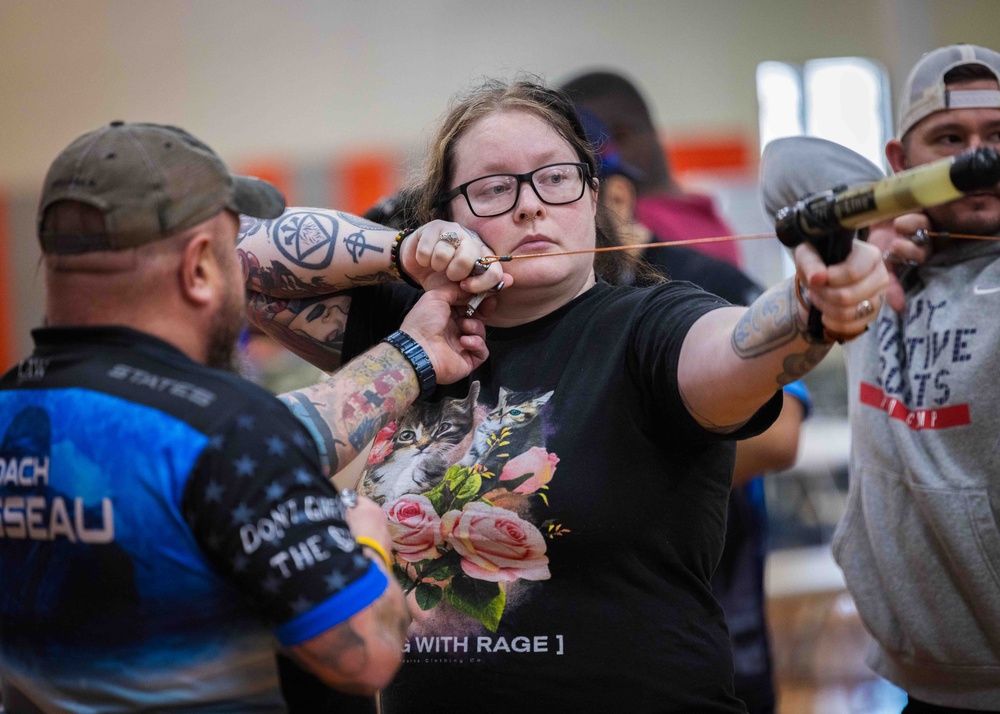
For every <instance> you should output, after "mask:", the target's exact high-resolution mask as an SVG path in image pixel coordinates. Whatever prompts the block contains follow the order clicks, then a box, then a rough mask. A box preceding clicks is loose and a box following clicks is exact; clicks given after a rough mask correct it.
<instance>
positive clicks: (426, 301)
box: [280, 277, 487, 475]
mask: <svg viewBox="0 0 1000 714" xmlns="http://www.w3.org/2000/svg"><path fill="white" fill-rule="evenodd" d="M336 299H337V298H336V297H332V298H328V301H332V300H336ZM461 299H462V290H461V289H460V288H459V287H458V286H457V285H455V284H454V283H451V282H448V281H447V279H445V278H444V277H438V278H436V279H434V280H431V281H429V283H428V290H427V291H426V292H425V293H424V294H423V295H422V296H421V297H420V299H419V300H418V301H417V303H416V304H415V305H414V306H413V308H412V309H411V310H410V312H409V313H408V314H407V315H406V318H405V319H404V320H403V323H402V324H401V325H400V329H401V330H403V331H404V332H406V334H408V335H409V336H410V337H412V338H413V339H414V340H415V341H416V342H417V344H419V345H420V346H421V347H423V348H424V351H425V352H426V353H427V356H428V358H429V359H430V361H431V365H432V366H433V367H434V374H435V376H436V378H437V381H438V383H439V384H451V383H452V382H456V381H458V380H459V379H463V378H464V377H467V376H468V375H469V373H471V372H472V370H473V369H475V368H476V367H478V366H479V365H480V364H482V363H483V361H484V360H485V359H486V357H487V351H486V341H485V334H486V330H485V327H484V326H483V323H482V321H480V320H478V319H473V318H459V317H456V310H454V305H455V304H456V301H458V300H461ZM345 319H346V318H345ZM338 356H339V354H338ZM419 392H420V389H419V385H418V384H417V378H416V375H415V373H414V371H413V368H412V367H411V366H410V363H409V362H408V361H407V360H406V358H404V357H403V355H402V353H400V351H399V350H397V349H396V348H395V347H392V346H391V345H389V344H386V343H380V344H378V345H375V346H374V347H372V348H371V349H369V350H368V351H367V352H365V353H363V354H361V355H359V356H358V357H356V358H355V359H353V360H351V361H350V362H349V363H348V364H346V365H345V366H344V367H343V368H341V369H340V370H339V371H338V372H337V373H336V374H334V375H332V376H331V377H328V378H327V379H325V380H323V381H321V382H319V383H318V384H315V385H312V386H311V387H306V388H305V389H299V390H296V391H294V392H289V393H287V394H283V395H281V397H280V399H282V400H283V401H284V402H285V403H286V404H287V405H288V406H289V408H290V409H291V410H292V412H293V413H294V414H295V415H296V416H298V417H299V419H300V420H301V421H303V422H304V423H305V425H306V427H307V428H309V430H310V431H311V432H312V433H313V436H314V437H317V442H318V443H320V444H321V445H325V447H326V454H325V456H326V460H327V462H328V463H329V466H330V473H331V475H332V474H334V473H336V472H337V471H339V470H340V469H341V468H342V467H344V466H346V465H347V463H348V462H349V461H351V460H352V459H353V458H354V457H355V456H356V455H357V454H358V452H359V451H360V450H361V449H362V448H363V447H364V446H365V445H366V444H367V443H368V442H369V441H370V440H371V439H372V438H373V437H374V436H375V435H376V434H377V433H378V432H379V430H380V429H381V428H382V427H383V426H385V425H386V424H387V423H388V422H389V421H391V420H393V419H395V418H396V417H397V416H399V414H401V413H402V411H403V410H404V409H406V408H407V407H408V406H409V405H410V404H412V403H413V401H414V400H415V399H416V398H417V396H418V395H419Z"/></svg>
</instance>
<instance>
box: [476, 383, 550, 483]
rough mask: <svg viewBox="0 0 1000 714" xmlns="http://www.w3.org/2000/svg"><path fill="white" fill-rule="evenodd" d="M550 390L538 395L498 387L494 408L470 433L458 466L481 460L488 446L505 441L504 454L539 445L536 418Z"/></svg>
mask: <svg viewBox="0 0 1000 714" xmlns="http://www.w3.org/2000/svg"><path fill="white" fill-rule="evenodd" d="M551 396H552V392H551V391H550V392H546V393H545V394H542V395H540V396H537V397H533V396H531V395H530V394H529V393H527V392H514V391H511V390H509V389H506V388H504V387H500V396H499V400H498V402H497V406H496V408H495V409H494V410H493V411H491V412H490V413H489V414H487V415H486V418H485V419H483V421H482V423H481V424H479V426H478V427H476V431H475V433H474V434H473V435H472V445H471V446H470V447H469V450H468V451H467V452H466V454H465V456H463V457H462V460H461V461H459V462H458V463H459V465H460V466H473V465H475V464H480V463H482V462H483V460H484V459H485V458H486V457H487V456H488V455H492V454H489V452H490V450H491V448H493V449H495V448H496V447H497V446H498V445H499V442H500V441H501V440H502V441H505V442H507V443H506V445H504V446H503V452H504V453H503V456H504V457H507V456H508V455H511V456H512V455H516V454H517V453H520V452H521V451H523V450H525V449H526V448H530V447H532V446H540V445H541V444H542V440H543V434H542V422H541V421H539V420H536V417H537V416H538V414H539V412H541V411H542V407H544V406H545V405H546V404H547V403H548V401H549V399H550V398H551Z"/></svg>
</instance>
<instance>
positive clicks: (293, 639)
mask: <svg viewBox="0 0 1000 714" xmlns="http://www.w3.org/2000/svg"><path fill="white" fill-rule="evenodd" d="M388 584H389V579H388V578H386V576H385V573H383V572H382V571H381V570H380V569H379V567H378V566H377V565H375V564H374V563H372V564H371V566H370V567H369V568H368V572H366V573H365V574H364V575H362V576H361V577H360V578H358V579H357V580H355V581H354V582H353V583H351V584H350V585H348V586H347V587H345V588H344V589H343V590H341V591H339V592H338V593H336V594H335V595H333V596H331V597H329V598H327V599H326V600H324V601H323V602H321V603H320V604H319V605H317V606H316V607H314V608H313V609H311V610H309V611H308V612H305V613H303V614H302V615H299V616H298V617H296V618H295V619H294V620H289V621H288V622H286V623H285V624H283V625H281V626H280V627H278V628H277V629H275V631H274V632H275V634H276V635H277V636H278V640H279V641H280V642H281V644H282V645H284V646H286V647H287V646H289V645H297V644H299V643H300V642H304V641H305V640H308V639H310V638H312V637H315V636H316V635H318V634H320V633H321V632H324V631H326V630H329V629H330V628H331V627H334V626H336V625H339V624H340V623H341V622H345V621H346V620H348V619H349V618H351V617H353V616H354V615H356V614H358V613H359V612H361V611H362V610H364V609H365V608H366V607H368V606H369V605H371V604H372V603H373V602H375V600H377V599H378V598H379V597H380V596H381V595H382V593H383V592H385V588H386V586H387V585H388Z"/></svg>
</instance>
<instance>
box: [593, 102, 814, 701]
mask: <svg viewBox="0 0 1000 714" xmlns="http://www.w3.org/2000/svg"><path fill="white" fill-rule="evenodd" d="M578 111H579V113H580V119H581V121H582V122H583V127H584V130H585V131H586V133H587V137H588V139H589V140H590V143H591V144H592V145H593V146H594V151H595V153H596V154H597V166H598V176H599V177H600V180H601V193H600V200H601V202H602V203H603V204H604V205H605V206H607V208H608V215H609V216H610V219H611V221H612V222H613V224H614V225H615V228H616V229H617V231H618V233H619V235H622V236H624V237H625V241H626V242H628V243H630V244H632V245H649V246H651V247H650V248H648V249H646V250H644V251H642V257H643V259H644V260H645V261H646V262H647V263H649V264H650V266H652V267H653V268H655V270H656V271H657V273H658V274H660V275H662V276H664V277H666V278H670V279H673V280H686V281H688V282H691V283H695V284H696V285H698V286H700V287H702V288H704V289H705V290H708V291H709V292H711V293H714V294H716V295H718V296H719V297H722V298H724V299H725V300H727V301H729V302H730V303H732V304H733V305H749V304H750V303H752V302H753V301H754V300H756V299H757V298H758V297H759V296H760V295H761V294H762V293H763V292H764V291H763V290H762V289H761V288H760V286H758V285H757V284H756V283H755V282H754V281H752V280H751V279H750V278H749V277H747V276H746V275H745V274H744V273H743V272H742V271H741V270H739V269H738V268H735V267H733V266H732V265H730V264H729V263H727V262H725V261H723V260H719V259H717V258H712V257H709V256H707V255H704V254H703V253H699V252H697V251H694V250H691V249H689V248H686V247H684V246H676V247H675V246H671V245H669V243H668V244H666V245H664V244H663V243H662V242H661V241H659V240H657V238H656V236H655V235H654V234H653V232H652V231H651V230H649V229H648V228H646V227H645V226H644V225H642V224H641V223H639V222H638V221H637V220H636V217H635V203H636V188H635V182H636V181H637V180H639V179H641V176H642V174H641V172H640V171H639V170H638V169H637V168H635V167H634V166H632V165H631V164H629V163H628V162H626V161H624V160H623V159H622V157H621V154H620V153H619V152H618V151H617V148H616V146H615V143H614V140H613V139H612V137H611V134H610V131H609V130H608V129H607V128H606V127H605V126H604V124H603V123H602V122H601V120H600V119H599V118H598V117H597V116H596V115H594V114H592V113H591V112H589V111H588V110H586V109H583V108H578ZM656 246H660V247H656ZM782 389H783V391H784V403H783V405H782V409H781V414H780V415H779V416H778V418H777V420H776V421H775V422H774V424H772V425H771V426H770V427H769V428H768V429H767V431H765V432H764V433H763V434H758V435H757V436H754V437H751V438H749V439H745V440H743V441H740V442H738V443H737V444H736V463H735V465H734V472H733V489H732V493H731V494H730V497H729V510H728V513H727V518H726V541H725V545H724V546H723V550H722V558H721V560H720V561H719V566H718V567H717V568H716V570H715V573H714V574H713V575H712V593H713V594H714V595H715V597H716V598H717V599H718V600H719V603H720V604H721V605H722V609H723V611H724V612H725V615H726V625H727V627H728V628H729V636H730V639H731V640H732V647H733V670H734V685H735V690H736V696H737V697H739V698H740V699H742V700H743V702H744V703H745V704H746V706H747V711H748V712H749V713H750V714H771V713H772V712H774V708H775V699H776V697H775V688H774V673H773V669H772V658H771V647H770V637H769V635H768V629H767V617H766V611H765V596H764V559H765V553H766V543H765V541H766V536H767V511H766V507H765V503H764V488H763V482H762V477H761V475H762V474H765V473H768V472H776V471H782V470H784V469H787V468H790V467H791V466H792V465H793V464H794V463H795V459H796V456H797V454H798V447H799V433H800V430H801V427H802V422H803V421H804V420H805V419H806V417H807V416H808V414H809V411H810V408H811V402H810V400H809V393H808V391H807V390H806V387H805V385H804V384H803V383H802V382H801V381H795V382H792V383H791V384H787V385H785V386H784V387H783V388H782Z"/></svg>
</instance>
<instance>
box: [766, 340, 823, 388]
mask: <svg viewBox="0 0 1000 714" xmlns="http://www.w3.org/2000/svg"><path fill="white" fill-rule="evenodd" d="M829 351H830V346H829V345H809V347H808V348H807V349H806V351H805V352H802V353H798V354H793V355H788V356H787V357H785V361H784V363H783V365H782V366H783V367H784V372H782V373H781V374H779V375H778V385H779V386H781V387H784V386H785V385H786V384H791V383H792V382H794V381H795V380H796V379H801V378H802V377H803V376H805V375H806V374H807V373H808V372H809V371H810V370H811V369H812V368H813V367H815V366H816V365H818V364H819V363H820V362H822V361H823V358H824V357H826V353H827V352H829Z"/></svg>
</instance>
